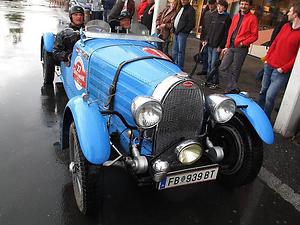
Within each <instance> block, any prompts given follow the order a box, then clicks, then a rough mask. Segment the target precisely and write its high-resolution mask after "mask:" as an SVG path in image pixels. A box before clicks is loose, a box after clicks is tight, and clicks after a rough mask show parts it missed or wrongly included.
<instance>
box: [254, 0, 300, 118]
mask: <svg viewBox="0 0 300 225" xmlns="http://www.w3.org/2000/svg"><path fill="white" fill-rule="evenodd" d="M288 21H289V22H290V23H286V24H285V25H284V26H283V27H282V28H281V30H280V32H279V33H278V35H277V36H276V38H275V40H274V42H273V43H272V45H271V47H270V48H269V50H268V52H267V55H266V61H265V66H264V75H263V80H262V82H261V89H260V92H259V105H260V106H261V107H262V109H263V110H264V111H265V113H266V115H267V116H268V117H269V118H270V117H271V113H272V110H273V107H274V101H275V98H276V96H277V94H278V92H279V91H280V89H281V88H282V87H284V86H285V85H286V84H287V82H288V80H289V77H290V73H291V70H292V68H293V65H294V62H295V60H296V56H297V53H298V50H299V48H300V3H299V2H297V3H295V4H293V5H292V7H291V8H290V11H289V13H288Z"/></svg>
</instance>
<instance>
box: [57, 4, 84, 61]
mask: <svg viewBox="0 0 300 225" xmlns="http://www.w3.org/2000/svg"><path fill="white" fill-rule="evenodd" d="M69 17H70V21H71V23H70V24H69V26H68V27H67V28H65V29H64V30H62V31H61V32H59V33H58V34H57V35H56V38H55V43H54V48H53V57H54V59H55V60H57V61H63V62H65V64H66V66H69V65H70V59H71V54H72V50H73V46H74V44H75V43H76V41H78V40H79V38H80V36H79V32H74V31H78V30H80V28H83V27H84V10H83V8H82V7H81V6H73V7H72V8H71V9H70V11H69Z"/></svg>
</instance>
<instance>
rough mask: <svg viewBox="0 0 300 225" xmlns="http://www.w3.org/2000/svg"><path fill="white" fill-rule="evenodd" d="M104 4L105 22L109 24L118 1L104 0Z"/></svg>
mask: <svg viewBox="0 0 300 225" xmlns="http://www.w3.org/2000/svg"><path fill="white" fill-rule="evenodd" d="M102 3H103V9H104V12H103V14H104V15H103V20H104V21H106V22H107V21H108V15H109V13H110V10H111V9H112V8H113V7H114V5H115V3H116V0H103V1H102Z"/></svg>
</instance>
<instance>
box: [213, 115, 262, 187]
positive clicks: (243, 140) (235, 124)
mask: <svg viewBox="0 0 300 225" xmlns="http://www.w3.org/2000/svg"><path fill="white" fill-rule="evenodd" d="M210 138H211V140H212V142H213V144H214V145H216V146H221V147H223V150H224V159H223V160H222V161H221V162H220V169H219V174H218V178H217V179H218V181H219V182H220V183H221V184H222V185H224V186H227V187H238V186H241V185H245V184H248V183H250V182H252V181H253V180H254V179H255V178H256V176H257V174H258V173H259V170H260V168H261V166H262V162H263V144H262V141H261V139H260V138H259V137H258V135H257V133H256V131H255V130H254V129H253V127H252V126H251V125H250V124H249V122H248V121H247V120H246V119H245V118H244V117H243V116H242V115H239V114H236V115H235V116H234V117H233V118H232V119H231V120H230V121H228V122H227V123H224V124H216V126H215V127H214V128H213V130H212V135H211V136H210Z"/></svg>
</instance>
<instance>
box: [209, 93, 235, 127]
mask: <svg viewBox="0 0 300 225" xmlns="http://www.w3.org/2000/svg"><path fill="white" fill-rule="evenodd" d="M206 103H207V106H208V110H209V112H210V114H211V116H212V118H213V120H214V121H216V122H217V123H226V122H228V121H229V120H230V119H231V118H232V117H233V116H234V114H235V112H236V103H235V101H234V100H233V99H232V98H230V97H228V96H225V95H222V94H211V95H209V96H207V97H206ZM221 114H223V117H222V116H220V115H221Z"/></svg>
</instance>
